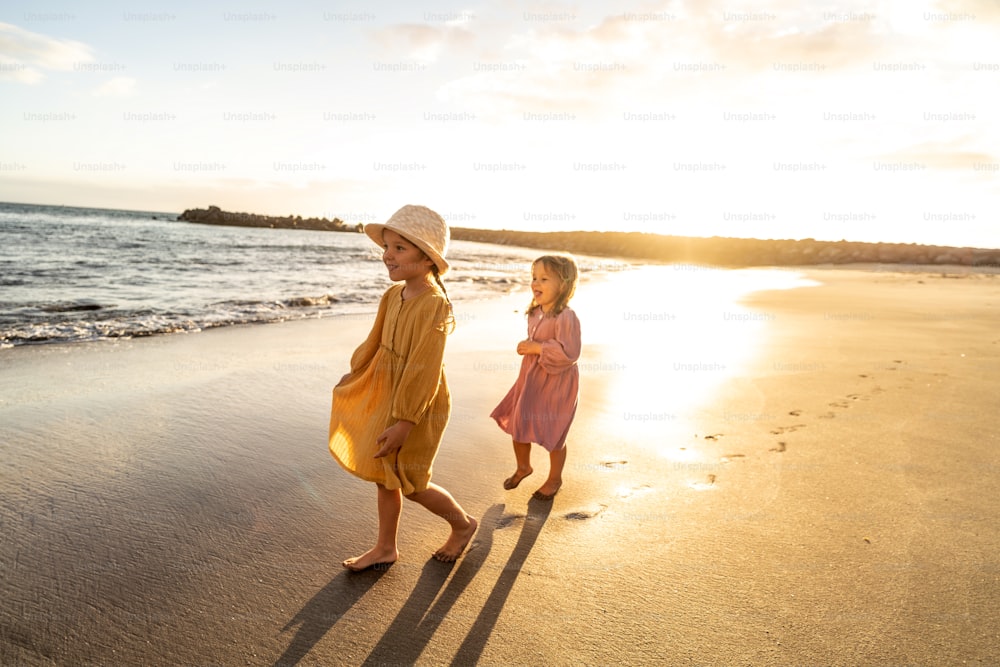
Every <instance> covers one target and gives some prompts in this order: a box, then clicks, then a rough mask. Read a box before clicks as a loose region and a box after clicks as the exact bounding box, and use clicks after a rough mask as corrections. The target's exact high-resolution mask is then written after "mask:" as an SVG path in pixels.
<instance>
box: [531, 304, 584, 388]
mask: <svg viewBox="0 0 1000 667" xmlns="http://www.w3.org/2000/svg"><path fill="white" fill-rule="evenodd" d="M536 345H538V347H539V348H540V350H539V352H538V364H539V365H540V366H541V367H542V369H543V370H545V371H546V372H547V373H552V374H556V373H562V372H563V371H565V370H566V369H568V368H571V367H572V366H573V365H575V364H576V360H577V359H579V358H580V347H581V344H580V320H579V319H578V318H577V316H576V313H574V312H573V311H572V310H570V309H569V308H567V309H566V310H564V311H563V312H561V313H559V317H558V319H557V320H556V335H555V338H552V339H550V340H546V341H543V342H542V343H540V344H539V343H536Z"/></svg>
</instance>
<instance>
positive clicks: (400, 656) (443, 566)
mask: <svg viewBox="0 0 1000 667" xmlns="http://www.w3.org/2000/svg"><path fill="white" fill-rule="evenodd" d="M503 510H504V506H503V505H500V504H497V505H493V506H492V507H490V508H489V509H488V510H486V512H485V513H484V514H483V517H482V518H481V519H480V520H479V531H478V532H477V533H476V537H475V540H474V541H473V545H474V546H473V548H472V549H470V550H469V551H467V552H466V553H465V555H464V556H463V557H462V558H461V560H459V561H458V568H457V569H455V563H440V562H438V561H436V560H434V559H433V558H432V559H431V560H429V561H427V564H426V565H424V569H423V571H422V572H421V573H420V579H418V580H417V585H416V586H414V588H413V592H412V593H410V597H409V599H407V601H406V603H405V604H404V605H403V607H402V609H400V610H399V613H398V614H396V618H395V620H393V622H392V624H391V625H389V627H388V628H387V629H386V631H385V633H384V634H383V635H382V639H380V640H379V642H378V644H376V645H375V648H373V649H372V652H371V653H370V654H369V655H368V659H367V660H365V662H364V664H365V665H368V666H374V665H386V664H391V665H412V664H414V663H415V662H416V661H417V659H418V658H419V657H420V654H421V653H423V650H424V648H425V647H426V646H427V643H428V642H429V641H430V640H431V637H433V636H434V632H435V631H436V630H437V629H438V626H440V625H441V622H442V621H443V620H444V619H445V618H446V617H447V615H448V612H449V611H451V608H452V606H454V604H455V602H456V601H457V600H458V598H459V596H460V595H461V594H462V592H463V591H464V590H465V589H466V587H467V586H468V585H469V583H471V582H472V579H473V578H474V577H475V576H476V573H478V572H479V570H480V569H481V568H482V567H483V563H485V562H486V558H487V557H488V556H489V555H490V551H491V550H492V549H493V531H494V530H496V527H497V524H498V523H499V521H500V517H501V516H503ZM453 569H454V570H455V574H454V576H452V578H451V581H449V582H448V586H447V587H446V588H445V589H444V591H442V592H441V594H440V595H438V591H440V590H441V587H442V586H444V582H445V581H447V579H448V575H449V574H451V571H452V570H453ZM435 598H436V599H435ZM431 603H433V606H432V604H431Z"/></svg>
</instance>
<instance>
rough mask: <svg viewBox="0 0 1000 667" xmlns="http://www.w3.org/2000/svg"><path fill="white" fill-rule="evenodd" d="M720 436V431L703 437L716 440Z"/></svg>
mask: <svg viewBox="0 0 1000 667" xmlns="http://www.w3.org/2000/svg"><path fill="white" fill-rule="evenodd" d="M721 437H722V434H721V433H713V434H712V435H706V436H705V439H706V440H718V439H719V438H721Z"/></svg>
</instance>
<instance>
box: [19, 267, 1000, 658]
mask: <svg viewBox="0 0 1000 667" xmlns="http://www.w3.org/2000/svg"><path fill="white" fill-rule="evenodd" d="M663 270H664V269H663V268H662V267H661V268H660V271H661V273H660V274H655V273H647V274H633V275H625V274H622V275H612V276H611V277H610V278H609V279H608V280H607V281H602V282H599V283H591V284H587V285H585V286H584V287H583V288H582V289H581V292H580V294H579V295H578V298H577V300H576V301H575V304H574V305H575V306H576V308H577V311H578V312H579V313H580V317H581V321H582V322H583V326H584V336H585V338H584V342H585V353H584V357H583V358H582V359H581V370H582V373H581V376H582V382H581V389H582V401H581V406H580V410H579V412H578V418H577V422H576V423H575V425H574V427H573V431H572V432H571V436H570V443H569V446H570V447H571V449H570V453H569V459H568V462H567V468H566V474H565V480H566V481H565V486H564V489H563V490H562V491H561V492H560V494H559V495H558V496H557V497H556V498H555V500H554V501H553V502H552V503H548V504H545V503H538V502H536V501H533V500H531V499H530V497H531V492H532V490H533V489H534V488H536V487H537V486H538V485H540V484H541V482H542V480H543V478H544V474H545V471H546V470H547V461H546V460H545V458H544V457H542V456H541V454H542V453H543V452H542V451H541V450H540V449H538V448H536V451H535V452H534V457H535V458H534V463H535V468H536V472H535V474H534V475H533V476H532V477H529V478H528V479H527V480H526V481H525V482H523V483H522V484H521V486H520V488H518V489H517V490H515V491H510V492H505V491H503V489H502V488H501V482H502V480H503V479H504V478H505V477H506V476H507V475H508V474H510V472H511V471H512V470H513V456H512V454H511V451H510V444H509V441H508V440H507V438H506V436H505V435H504V434H503V433H501V432H500V431H499V429H497V428H496V426H495V425H494V424H493V422H492V421H491V420H489V418H488V416H487V415H488V414H489V411H490V409H492V407H493V405H495V403H496V402H497V401H498V400H499V399H500V397H502V395H503V393H504V392H505V391H506V389H507V387H508V385H509V384H510V382H512V381H513V379H514V377H515V376H516V373H517V370H516V369H517V363H518V359H517V357H516V355H514V354H513V352H512V350H513V345H514V344H515V343H516V341H517V340H519V339H520V338H521V337H522V334H523V327H524V324H523V319H522V318H521V317H520V316H519V315H517V314H516V313H514V310H515V309H516V308H519V307H520V306H522V305H523V303H522V301H524V295H513V296H510V297H502V298H497V299H494V300H491V301H487V302H479V303H469V304H462V310H461V311H460V313H459V322H458V323H459V328H458V330H457V331H456V333H455V334H454V337H453V339H452V341H451V342H450V343H449V349H448V352H447V357H446V361H447V372H448V376H449V382H450V384H451V387H452V392H453V396H454V402H455V405H454V412H453V416H452V422H451V424H450V425H449V428H448V431H447V435H446V438H445V442H444V444H443V448H442V452H441V454H440V456H439V458H438V461H437V463H436V464H435V472H434V479H435V481H436V482H438V483H439V484H442V485H443V486H445V487H446V488H448V489H449V490H450V491H451V492H452V493H453V494H454V495H455V496H456V498H457V499H458V500H459V501H460V502H461V503H462V504H463V505H464V506H465V507H466V509H467V510H468V511H469V512H471V513H473V514H474V515H476V516H478V517H480V519H481V528H480V530H479V533H478V535H477V537H476V539H475V541H474V543H473V545H472V548H471V549H470V550H469V551H468V552H467V553H466V554H465V555H464V556H463V557H462V558H461V559H460V560H459V561H458V562H457V563H455V564H451V565H447V564H442V563H438V562H436V561H434V560H432V559H430V554H431V553H432V552H433V550H434V549H435V548H437V547H438V546H439V545H440V543H441V542H442V541H443V540H444V538H445V536H446V530H445V526H444V523H443V522H441V521H440V520H438V519H435V518H434V517H432V516H431V515H430V514H428V513H427V512H426V511H424V510H423V509H421V508H419V507H417V506H414V505H411V504H407V505H405V506H404V512H403V518H402V525H401V529H400V551H401V554H402V558H401V560H400V561H399V562H398V563H396V564H395V565H394V566H392V567H391V568H390V569H388V570H387V571H384V572H365V573H360V574H352V573H348V572H346V571H345V570H343V569H342V568H341V566H340V561H341V560H342V559H343V558H345V557H347V556H351V555H356V554H358V553H360V552H362V551H364V550H365V549H367V548H368V547H369V546H370V544H371V542H372V540H373V538H374V527H375V523H374V518H375V517H374V501H375V494H374V489H373V488H372V486H371V485H370V484H367V483H364V482H361V481H359V480H357V479H354V478H352V477H351V476H349V475H347V474H346V473H344V472H343V471H341V470H340V468H339V467H338V466H337V465H336V464H335V463H334V462H333V460H332V458H331V457H330V455H329V453H328V452H327V450H326V420H327V415H328V412H327V411H328V406H329V390H330V387H331V386H332V384H333V383H334V382H336V379H337V378H339V377H340V375H342V373H343V372H344V368H345V366H346V363H347V359H348V358H349V355H350V353H351V351H352V350H353V348H354V346H355V345H356V344H357V343H358V342H360V340H361V339H362V337H363V336H364V334H365V333H366V332H367V329H368V327H369V326H370V318H369V317H367V316H366V317H356V318H331V319H324V320H312V321H302V322H292V323H287V324H280V325H267V326H254V327H243V328H228V329H223V330H217V331H208V332H204V333H200V334H194V335H180V336H166V337H159V338H150V339H142V340H134V341H119V342H117V343H100V344H92V345H91V344H88V345H83V346H50V347H37V348H30V349H28V348H18V349H14V350H7V351H4V352H3V353H2V354H0V401H2V402H0V454H2V456H0V464H2V470H3V473H2V477H0V492H2V493H0V498H2V500H0V528H2V532H3V536H4V539H3V541H2V544H0V568H2V569H0V573H2V577H0V664H3V665H8V664H14V665H21V664H24V665H46V664H60V665H62V664H74V665H87V664H148V665H161V664H162V665H174V664H192V665H207V664H218V665H234V664H250V665H258V664H261V665H291V664H303V665H306V664H322V665H333V664H338V665H339V664H344V665H361V664H369V665H378V664H425V665H438V664H456V665H465V664H476V663H478V664H497V665H499V664H504V665H509V664H517V665H521V664H540V663H545V664H554V665H571V664H651V665H652V664H657V665H659V664H724V665H744V664H753V665H771V664H773V665H787V664H824V665H825V664H833V665H859V664H870V665H884V664H928V665H931V664H934V665H937V664H962V663H969V664H995V663H997V662H998V661H1000V649H998V648H997V647H998V646H1000V636H998V635H1000V630H998V628H1000V613H998V612H997V600H1000V557H998V555H997V554H998V553H1000V524H998V523H997V521H996V517H997V516H1000V493H998V491H1000V489H998V486H1000V484H998V480H1000V447H998V445H1000V442H998V440H1000V437H998V436H997V435H996V429H995V426H994V425H995V421H996V417H995V415H996V413H997V407H998V400H1000V399H998V398H997V396H1000V386H998V385H1000V277H996V276H993V275H990V274H987V273H977V272H974V271H971V270H969V269H955V271H956V273H954V274H947V275H946V274H942V272H941V269H940V268H935V269H934V270H933V272H929V273H925V272H921V271H917V270H914V271H910V272H907V273H893V272H884V271H873V270H860V269H858V270H854V269H844V268H838V269H829V270H827V269H822V268H815V269H814V268H810V269H807V270H801V271H799V270H796V271H795V272H794V274H795V275H799V276H802V277H804V278H806V279H810V280H812V281H815V282H816V283H819V284H817V285H814V286H810V287H800V288H796V289H783V290H780V291H767V292H757V293H755V294H754V295H752V296H751V297H750V298H749V299H748V300H747V301H745V302H744V303H743V304H742V306H740V305H737V304H734V303H732V301H731V300H727V298H725V297H724V296H722V295H724V294H727V292H726V291H725V290H721V291H719V292H713V293H712V294H713V295H715V296H714V297H713V298H705V297H701V298H697V295H698V290H699V286H700V285H704V284H706V281H708V276H709V274H708V273H702V272H698V271H696V270H694V269H692V270H691V271H690V281H689V282H690V285H691V292H692V293H694V294H695V298H691V293H688V294H687V295H685V293H684V292H682V291H679V290H678V291H665V290H657V289H656V286H655V280H654V281H653V282H650V280H639V281H636V280H635V277H636V275H638V276H639V277H640V278H642V277H643V275H645V278H647V279H648V278H650V277H652V278H654V279H655V276H656V275H662V271H663ZM644 271H645V270H644ZM684 275H685V276H686V275H687V274H684ZM711 275H716V274H714V273H713V274H711ZM748 275H749V274H748ZM651 292H655V293H657V294H660V295H661V296H662V298H657V299H655V300H651V299H650V294H651ZM685 299H687V301H685ZM698 301H701V302H702V303H700V304H698V303H695V302H698ZM685 303H686V304H687V305H684V304H685ZM643 304H645V305H643ZM650 304H652V305H650ZM695 306H700V308H698V307H695ZM588 325H589V329H588ZM692 330H693V331H696V332H697V333H698V335H696V336H694V337H692V336H691V331H692ZM588 331H589V332H590V333H589V335H588Z"/></svg>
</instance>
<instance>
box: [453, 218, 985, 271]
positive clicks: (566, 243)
mask: <svg viewBox="0 0 1000 667" xmlns="http://www.w3.org/2000/svg"><path fill="white" fill-rule="evenodd" d="M452 238H453V239H460V240H464V241H478V242H481V243H496V244H500V245H517V246H523V247H528V248H540V249H547V250H563V251H566V252H573V253H579V254H581V255H596V256H603V257H621V258H625V259H640V260H652V261H659V262H678V263H692V264H710V265H715V266H726V267H742V266H804V265H816V264H869V263H876V264H914V265H935V264H937V265H946V264H947V265H959V266H981V267H996V268H1000V249H995V250H990V249H984V248H955V247H949V246H931V245H918V244H916V243H861V242H855V241H817V240H815V239H802V240H783V239H778V240H761V239H741V238H726V237H718V236H716V237H711V238H696V237H685V236H664V235H660V234H646V233H642V232H522V231H507V230H487V229H467V228H461V227H456V228H452Z"/></svg>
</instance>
